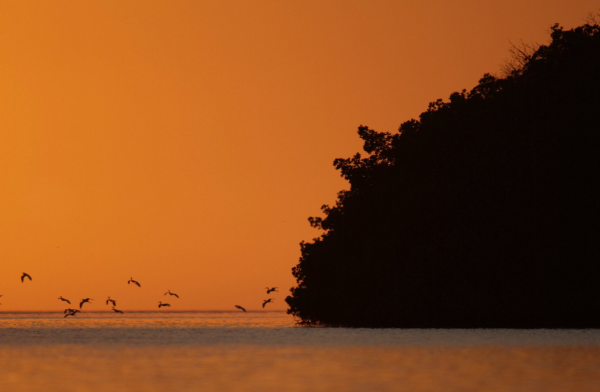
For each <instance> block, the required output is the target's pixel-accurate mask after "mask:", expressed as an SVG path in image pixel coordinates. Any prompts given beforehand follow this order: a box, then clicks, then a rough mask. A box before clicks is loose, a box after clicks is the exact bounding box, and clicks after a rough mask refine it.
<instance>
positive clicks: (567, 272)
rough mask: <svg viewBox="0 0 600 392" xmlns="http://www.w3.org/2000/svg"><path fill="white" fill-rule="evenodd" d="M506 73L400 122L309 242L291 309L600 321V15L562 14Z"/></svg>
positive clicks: (394, 321) (392, 317)
mask: <svg viewBox="0 0 600 392" xmlns="http://www.w3.org/2000/svg"><path fill="white" fill-rule="evenodd" d="M551 39H552V40H551V43H550V44H548V45H542V46H539V47H538V48H537V49H536V50H534V51H531V52H530V53H529V52H528V53H524V54H523V57H522V60H523V61H522V62H521V63H516V65H515V66H514V67H509V68H506V69H507V75H506V76H505V77H502V78H498V77H494V76H492V75H489V74H486V75H484V76H483V77H482V78H481V80H480V81H479V84H478V85H477V86H476V87H475V88H473V89H472V90H471V91H468V92H467V91H466V90H463V91H461V92H455V93H452V94H451V95H450V97H449V100H448V101H443V100H441V99H440V100H437V101H435V102H432V103H430V104H429V107H428V109H427V110H426V111H425V112H423V113H422V114H421V115H420V117H419V120H414V119H413V120H409V121H406V122H404V123H403V124H402V125H401V126H400V128H399V130H398V132H397V133H394V134H390V133H381V132H376V131H374V130H372V129H370V128H368V127H366V126H360V127H359V128H358V135H359V137H360V138H361V139H362V140H363V141H364V151H365V152H366V154H365V156H363V155H361V154H356V155H355V156H353V157H351V158H347V159H336V160H335V161H334V166H335V167H336V168H337V169H338V170H340V173H341V175H342V176H343V177H344V178H345V179H346V180H348V182H349V184H350V189H349V190H347V191H341V192H339V193H338V198H337V201H336V203H335V205H333V206H327V205H325V206H323V207H322V211H323V214H324V216H323V217H311V218H309V222H310V224H311V225H312V226H313V227H315V228H318V229H321V230H322V231H323V233H322V235H321V236H320V237H318V238H315V239H314V240H313V241H311V242H303V243H301V244H300V247H301V257H300V260H299V263H298V265H297V266H296V267H294V268H293V270H292V272H293V275H294V276H295V278H296V279H297V286H296V287H294V288H292V290H291V296H289V297H287V299H286V301H287V303H288V304H289V306H290V308H289V310H288V313H290V314H292V315H294V316H296V317H297V318H298V319H299V320H300V321H301V322H302V323H304V324H312V325H331V326H356V327H392V326H393V327H461V328H463V327H464V328H470V327H508V328H512V327H518V328H533V327H547V328H554V327H600V266H599V263H600V252H599V250H598V241H599V239H600V176H599V170H600V136H599V135H600V27H599V25H598V24H597V23H588V24H585V25H583V26H580V27H577V28H575V29H572V30H564V29H562V28H561V27H559V26H558V25H555V26H554V27H552V32H551Z"/></svg>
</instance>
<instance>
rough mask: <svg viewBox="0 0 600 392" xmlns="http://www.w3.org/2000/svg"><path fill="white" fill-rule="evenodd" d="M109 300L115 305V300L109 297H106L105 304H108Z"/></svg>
mask: <svg viewBox="0 0 600 392" xmlns="http://www.w3.org/2000/svg"><path fill="white" fill-rule="evenodd" d="M109 302H112V304H113V306H117V301H115V300H114V299H110V297H108V299H107V300H106V304H107V305H108V303H109Z"/></svg>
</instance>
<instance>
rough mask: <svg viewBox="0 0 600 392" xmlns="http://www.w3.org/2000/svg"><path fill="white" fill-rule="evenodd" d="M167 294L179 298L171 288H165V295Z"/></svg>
mask: <svg viewBox="0 0 600 392" xmlns="http://www.w3.org/2000/svg"><path fill="white" fill-rule="evenodd" d="M167 294H170V295H174V296H176V297H177V298H179V296H178V295H177V294H175V293H172V292H171V290H167V292H166V293H165V295H167Z"/></svg>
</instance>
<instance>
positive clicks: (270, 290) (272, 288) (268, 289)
mask: <svg viewBox="0 0 600 392" xmlns="http://www.w3.org/2000/svg"><path fill="white" fill-rule="evenodd" d="M273 291H274V292H276V293H277V287H271V288H268V287H267V294H271V292H273Z"/></svg>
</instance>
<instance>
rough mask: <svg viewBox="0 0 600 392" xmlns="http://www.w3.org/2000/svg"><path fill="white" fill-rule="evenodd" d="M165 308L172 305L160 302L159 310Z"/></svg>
mask: <svg viewBox="0 0 600 392" xmlns="http://www.w3.org/2000/svg"><path fill="white" fill-rule="evenodd" d="M163 306H171V304H163V303H162V302H160V301H158V308H159V309H160V308H161V307H163Z"/></svg>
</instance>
